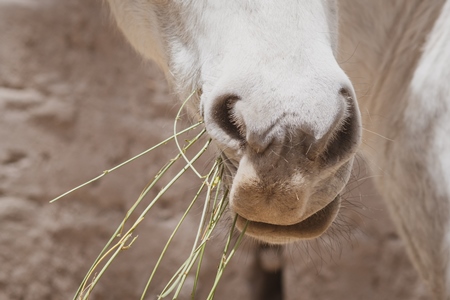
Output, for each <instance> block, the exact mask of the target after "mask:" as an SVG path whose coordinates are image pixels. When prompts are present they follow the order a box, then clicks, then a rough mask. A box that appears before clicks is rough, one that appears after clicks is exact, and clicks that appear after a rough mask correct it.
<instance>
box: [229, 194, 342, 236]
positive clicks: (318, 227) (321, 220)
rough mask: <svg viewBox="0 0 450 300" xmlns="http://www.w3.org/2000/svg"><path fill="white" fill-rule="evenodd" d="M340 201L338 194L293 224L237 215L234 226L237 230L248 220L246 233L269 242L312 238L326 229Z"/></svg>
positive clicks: (334, 215) (335, 213)
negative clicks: (280, 223)
mask: <svg viewBox="0 0 450 300" xmlns="http://www.w3.org/2000/svg"><path fill="white" fill-rule="evenodd" d="M340 202H341V201H340V196H339V195H338V196H337V197H336V198H335V199H334V200H333V201H331V202H330V203H329V204H328V205H327V206H325V207H324V208H322V209H321V210H319V211H318V212H316V213H315V214H313V215H312V216H310V217H308V218H307V219H305V220H303V221H301V222H299V223H297V224H293V225H275V224H268V223H262V222H253V221H248V220H247V219H245V218H243V217H241V216H240V215H238V220H237V222H236V226H237V227H238V229H239V230H242V229H243V228H244V227H245V225H246V223H247V221H248V222H249V223H248V225H247V230H246V234H247V235H249V236H252V237H254V238H256V239H259V240H262V241H265V242H269V243H275V244H284V243H287V242H289V241H294V240H300V239H312V238H316V237H318V236H320V235H321V234H322V233H323V232H325V231H326V229H327V228H328V227H329V225H330V224H331V223H332V221H333V220H334V218H335V217H336V215H337V212H338V210H339V207H340Z"/></svg>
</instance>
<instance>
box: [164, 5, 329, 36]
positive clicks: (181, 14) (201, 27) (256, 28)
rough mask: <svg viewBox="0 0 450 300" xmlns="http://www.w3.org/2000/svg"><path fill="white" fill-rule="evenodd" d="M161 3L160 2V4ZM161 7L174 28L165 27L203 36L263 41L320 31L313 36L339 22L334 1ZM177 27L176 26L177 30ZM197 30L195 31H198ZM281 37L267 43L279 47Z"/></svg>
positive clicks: (170, 26) (165, 17)
mask: <svg viewBox="0 0 450 300" xmlns="http://www.w3.org/2000/svg"><path fill="white" fill-rule="evenodd" d="M156 2H158V1H156ZM163 2H164V5H157V7H159V13H160V14H163V15H164V18H163V19H165V20H168V22H170V23H171V24H168V25H169V26H167V27H166V26H164V27H166V28H171V29H172V30H173V29H175V30H183V31H186V32H188V31H191V32H195V33H196V35H197V36H201V35H202V33H203V34H204V33H205V32H214V34H215V35H217V34H218V33H219V32H220V31H227V32H233V30H234V29H237V30H238V32H239V34H240V35H241V34H245V31H247V32H248V33H250V34H256V35H257V36H258V38H259V39H261V36H259V35H260V34H261V31H263V30H264V31H269V32H272V31H277V32H279V33H280V31H281V32H286V31H290V30H292V29H299V30H301V29H304V28H310V27H311V26H312V27H311V28H316V29H317V30H316V32H312V33H313V34H316V35H317V34H318V33H319V32H320V33H329V32H330V31H323V29H324V28H323V26H325V27H330V26H329V25H331V24H330V22H332V23H333V26H332V27H335V24H334V22H333V20H335V15H336V14H335V11H336V10H335V8H334V6H335V5H334V4H333V3H334V1H320V0H317V1H296V0H283V1H248V0H247V1H245V0H244V1H242V0H228V1H221V0H218V1H214V0H213V1H211V0H203V1H202V0H200V1H178V0H177V1H174V0H172V1H163ZM174 25H175V26H174ZM194 29H195V30H194ZM279 36H280V34H277V35H270V34H268V35H267V41H270V42H271V43H276V42H277V40H278V39H279V38H278V37H279ZM263 37H264V36H263Z"/></svg>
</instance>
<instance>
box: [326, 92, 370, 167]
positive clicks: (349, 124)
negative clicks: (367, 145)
mask: <svg viewBox="0 0 450 300" xmlns="http://www.w3.org/2000/svg"><path fill="white" fill-rule="evenodd" d="M340 94H341V95H342V97H344V99H345V101H346V104H347V105H346V106H347V111H346V112H345V115H344V119H343V120H342V121H341V122H340V125H339V127H338V128H337V129H336V131H335V132H334V133H333V135H332V136H331V137H330V139H329V141H328V143H327V145H326V148H325V151H324V153H323V154H322V158H324V160H325V161H326V162H327V163H328V164H334V163H336V162H338V161H339V160H341V159H343V158H344V157H346V156H348V155H350V154H352V153H354V152H355V151H356V148H357V147H358V145H359V141H360V136H361V134H360V129H359V114H358V110H357V107H356V104H355V99H353V97H352V96H351V93H350V92H349V91H348V90H347V89H344V88H343V89H341V90H340Z"/></svg>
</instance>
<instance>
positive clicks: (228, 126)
mask: <svg viewBox="0 0 450 300" xmlns="http://www.w3.org/2000/svg"><path fill="white" fill-rule="evenodd" d="M239 100H240V98H239V97H238V96H236V95H226V96H224V97H222V98H221V99H219V100H218V101H217V102H216V105H215V106H214V108H213V114H212V117H213V120H214V122H215V123H216V124H217V125H218V126H219V127H220V128H221V129H222V130H223V131H224V132H225V133H226V134H228V135H229V137H231V138H233V139H235V140H238V141H239V142H240V143H241V144H244V143H245V130H246V129H245V124H244V122H243V121H242V120H239V118H238V117H237V116H236V114H235V113H234V111H233V110H234V105H235V103H236V102H237V101H239Z"/></svg>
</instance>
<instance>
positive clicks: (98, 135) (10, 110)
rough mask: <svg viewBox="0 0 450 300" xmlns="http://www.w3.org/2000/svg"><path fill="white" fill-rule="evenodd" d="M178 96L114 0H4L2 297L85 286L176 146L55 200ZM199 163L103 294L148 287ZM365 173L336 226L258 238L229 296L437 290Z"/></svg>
mask: <svg viewBox="0 0 450 300" xmlns="http://www.w3.org/2000/svg"><path fill="white" fill-rule="evenodd" d="M174 98H175V97H174V96H172V95H171V93H170V91H169V89H168V88H167V85H166V84H165V81H164V78H163V76H162V75H161V73H160V72H159V71H158V70H157V68H156V67H154V66H153V65H152V64H151V63H145V62H143V61H142V60H141V59H140V58H139V57H138V56H137V55H136V54H135V53H134V52H133V50H131V49H130V47H129V46H128V45H127V44H126V42H125V41H124V39H123V38H122V36H121V34H120V33H119V32H118V31H117V30H116V29H115V27H114V25H113V24H111V22H110V19H109V17H108V12H107V8H106V7H105V6H104V5H102V2H101V1H92V0H64V1H60V0H39V1H37V0H0V230H1V231H0V299H12V300H15V299H71V297H72V296H73V294H74V292H75V291H76V289H77V287H78V284H79V283H80V281H81V280H82V278H83V277H84V274H85V273H86V271H87V270H88V267H89V266H90V264H91V263H92V261H93V260H94V258H95V257H96V255H97V254H98V253H99V251H100V250H101V249H102V247H103V245H104V244H105V243H106V241H107V240H108V239H109V237H110V235H111V234H112V233H113V232H114V230H115V228H116V227H117V225H118V224H119V223H120V221H121V220H122V218H123V216H124V215H125V213H126V211H127V210H128V208H129V207H130V206H131V205H132V203H133V202H134V200H135V199H136V198H137V197H138V196H139V193H140V192H141V190H142V188H143V187H144V186H145V185H146V184H147V183H148V181H149V180H150V179H151V178H153V176H154V175H155V173H156V172H157V170H158V169H159V168H160V167H161V166H162V164H164V162H166V161H167V160H168V159H170V158H171V157H173V156H174V155H175V153H176V149H175V147H173V148H171V149H168V150H167V148H166V149H161V150H157V151H156V152H155V153H152V154H151V155H149V156H146V157H144V158H141V159H140V160H139V161H137V162H134V163H132V164H130V165H128V166H126V167H124V168H123V169H121V170H119V171H117V172H115V173H112V174H110V175H108V176H107V177H106V178H104V179H102V180H101V181H99V182H97V183H95V184H93V185H91V186H89V187H86V188H84V189H82V190H80V191H77V192H76V193H73V194H71V195H69V196H68V197H67V198H66V199H63V200H60V201H59V202H57V203H55V204H49V203H48V201H49V200H50V199H51V198H53V197H55V196H57V195H59V194H61V193H63V192H65V191H67V190H69V189H71V188H73V187H74V186H76V185H78V184H80V183H82V182H84V181H86V180H88V179H90V178H92V177H94V176H96V175H98V174H100V173H101V172H102V171H103V170H106V169H108V168H111V167H113V166H114V165H116V164H117V163H120V162H122V161H124V160H126V159H127V158H129V157H131V156H133V155H135V154H137V153H139V152H141V151H143V150H145V149H147V148H149V147H151V146H152V145H154V144H156V143H157V142H159V141H161V140H163V139H164V138H165V137H167V136H169V135H170V134H171V132H172V130H173V129H172V128H173V120H174V117H175V114H176V112H177V110H178V107H179V106H178V103H177V102H176V101H175V99H174ZM212 156H213V154H212V153H210V154H209V157H208V158H205V159H204V165H205V166H206V165H207V164H208V163H210V162H211V159H212ZM358 162H359V164H360V165H358V166H357V169H358V170H362V169H364V162H363V161H362V160H361V159H359V160H358ZM174 172H175V171H174ZM173 174H175V173H173ZM362 176H365V175H362ZM191 177H192V178H187V179H185V180H183V181H182V182H181V183H180V184H179V185H178V186H177V188H176V189H174V190H172V191H170V192H169V193H168V194H167V195H165V196H164V197H163V199H162V201H161V204H158V205H157V206H156V207H155V209H154V211H153V212H152V214H151V215H150V216H149V217H148V218H146V219H145V221H144V222H143V223H142V224H141V226H140V229H139V235H140V236H139V238H138V240H137V241H136V243H135V244H134V245H133V247H132V248H131V249H130V250H128V251H126V252H124V253H123V254H121V255H120V257H119V259H118V260H117V261H116V262H115V263H114V264H113V265H112V267H111V269H110V270H109V271H108V272H107V273H106V275H105V277H104V278H103V279H102V281H101V282H100V284H99V286H98V287H97V289H96V292H95V293H94V294H93V295H92V299H138V297H139V295H140V294H141V292H142V289H143V287H144V285H145V282H146V280H147V277H148V276H149V274H150V271H151V269H152V267H153V265H154V263H155V261H156V259H157V257H158V255H159V252H160V251H161V249H162V247H163V245H164V243H165V240H166V239H167V237H168V235H169V234H170V233H171V232H172V229H173V227H174V226H175V224H176V222H177V220H178V219H179V217H180V216H181V215H182V213H183V212H184V210H185V208H186V207H187V204H188V200H189V197H191V196H192V195H193V193H194V192H195V190H196V187H197V186H198V182H197V181H195V180H194V177H195V176H191ZM353 181H354V185H353V187H352V188H350V189H349V191H348V192H347V193H346V199H348V201H346V202H345V203H344V208H343V211H344V214H343V215H342V216H341V217H340V220H339V221H338V222H337V225H336V226H335V229H334V231H333V232H332V233H331V234H329V235H328V236H325V237H324V238H322V239H321V240H320V241H317V242H312V243H299V244H296V245H291V246H288V247H285V248H275V247H262V246H259V245H258V244H257V243H255V242H254V241H251V240H249V239H247V240H245V241H244V244H243V247H242V248H241V249H240V251H239V253H238V254H237V257H236V259H235V260H234V261H233V262H232V264H231V266H230V267H229V268H228V269H227V271H226V273H225V275H224V278H223V281H222V282H221V284H220V285H219V289H218V291H217V293H216V299H219V300H221V299H254V300H263V299H292V300H294V299H336V300H338V299H346V300H349V299H374V300H375V299H377V300H378V299H399V300H400V299H428V298H427V297H426V291H425V289H424V287H423V286H422V284H421V282H420V280H419V279H418V278H417V275H416V273H415V272H414V270H413V269H412V267H411V264H410V262H409V260H408V258H407V257H406V255H405V252H404V246H403V244H402V242H401V241H400V240H399V238H398V236H397V235H396V233H395V230H394V229H393V228H392V225H391V222H390V221H389V218H388V216H387V212H386V211H385V208H384V206H383V204H382V203H381V202H380V200H379V199H378V198H377V197H376V193H375V192H374V191H373V190H372V189H371V187H370V184H369V183H367V182H366V183H364V184H361V182H364V180H362V181H356V178H355V179H354V180H353ZM366 186H368V187H366ZM158 188H159V189H160V188H161V186H159V187H157V189H158ZM154 193H156V192H154ZM153 195H154V194H153ZM200 213H201V211H200V208H197V209H196V210H195V209H194V213H193V214H192V215H191V216H190V217H189V218H188V219H187V221H186V223H187V226H186V227H185V228H184V229H182V232H181V233H180V234H179V235H178V239H177V240H176V241H175V245H174V246H175V247H174V249H175V251H172V252H170V253H169V254H168V255H169V257H168V258H167V259H166V260H164V261H163V265H162V267H161V270H160V272H159V273H157V274H158V275H157V278H156V279H155V284H154V285H153V286H152V287H151V289H150V292H149V297H148V299H155V295H157V294H158V292H159V291H161V289H162V287H163V286H164V285H165V283H166V282H167V280H168V279H169V278H170V276H171V275H172V274H173V272H174V271H175V270H176V269H177V268H178V266H179V265H180V264H181V263H182V262H183V261H184V258H185V255H187V253H188V251H189V250H190V247H192V240H193V237H194V235H195V228H196V226H197V223H198V218H199V216H200ZM226 225H227V224H226V222H225V224H224V225H222V228H221V229H220V230H219V231H220V234H218V235H217V236H216V237H215V240H214V245H213V246H211V250H210V252H209V253H208V254H207V256H206V258H205V262H204V265H203V277H202V280H201V282H200V285H199V292H198V295H197V298H198V299H205V298H206V295H207V293H208V292H209V288H210V286H211V284H212V278H213V276H215V272H216V268H217V265H218V259H219V257H220V249H221V247H222V245H223V243H224V239H225V237H224V234H225V233H226V228H225V227H226ZM271 271H274V273H271ZM192 280H193V279H192V277H189V278H188V284H187V285H188V286H189V285H192ZM189 292H190V291H189V290H188V289H186V290H183V293H182V296H180V299H188V298H189ZM280 295H281V296H280Z"/></svg>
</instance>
